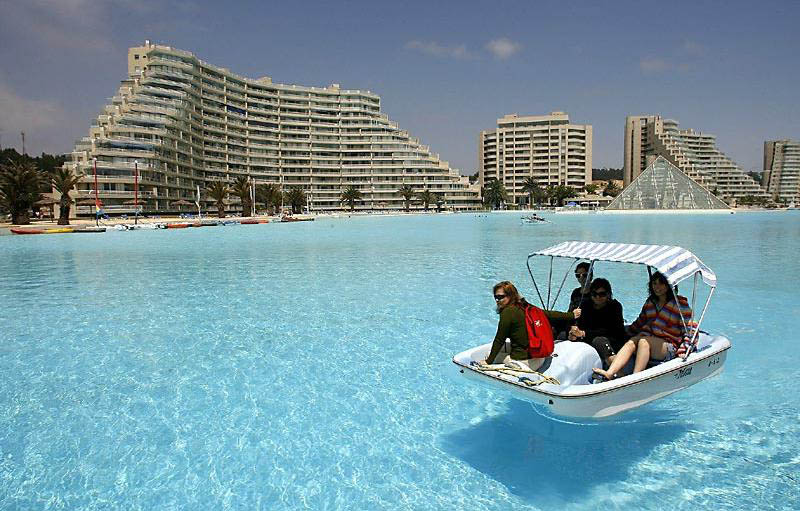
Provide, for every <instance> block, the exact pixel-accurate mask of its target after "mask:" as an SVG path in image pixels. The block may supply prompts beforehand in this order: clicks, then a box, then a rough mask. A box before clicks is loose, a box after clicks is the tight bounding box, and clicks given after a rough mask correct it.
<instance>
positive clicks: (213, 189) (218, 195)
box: [206, 181, 231, 218]
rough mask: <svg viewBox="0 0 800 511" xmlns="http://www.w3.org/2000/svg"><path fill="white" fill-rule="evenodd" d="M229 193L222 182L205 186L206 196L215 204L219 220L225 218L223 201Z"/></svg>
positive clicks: (228, 189) (228, 188) (229, 190)
mask: <svg viewBox="0 0 800 511" xmlns="http://www.w3.org/2000/svg"><path fill="white" fill-rule="evenodd" d="M230 192H231V189H230V187H228V185H227V184H226V183H224V182H222V181H213V182H212V183H210V184H209V185H208V186H206V194H208V196H209V197H211V198H212V199H213V200H214V202H216V203H217V215H218V216H219V217H220V218H225V199H227V198H228V194H229V193H230Z"/></svg>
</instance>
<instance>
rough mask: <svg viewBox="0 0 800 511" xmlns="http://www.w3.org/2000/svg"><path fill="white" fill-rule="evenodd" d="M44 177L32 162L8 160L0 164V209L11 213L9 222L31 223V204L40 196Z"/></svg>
mask: <svg viewBox="0 0 800 511" xmlns="http://www.w3.org/2000/svg"><path fill="white" fill-rule="evenodd" d="M45 181H46V180H45V178H44V176H43V174H42V173H41V172H39V170H38V169H37V168H36V167H34V166H33V164H32V163H27V162H22V161H18V162H9V163H7V164H4V165H0V210H2V211H4V212H6V213H10V214H11V223H12V224H17V225H26V224H29V223H31V217H30V209H31V206H33V204H34V203H35V202H37V201H39V200H40V199H41V198H42V193H41V191H40V190H41V187H42V184H43V182H45Z"/></svg>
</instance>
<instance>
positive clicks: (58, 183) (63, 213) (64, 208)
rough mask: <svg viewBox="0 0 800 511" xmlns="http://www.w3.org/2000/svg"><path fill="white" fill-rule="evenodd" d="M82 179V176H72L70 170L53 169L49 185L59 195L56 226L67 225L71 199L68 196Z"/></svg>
mask: <svg viewBox="0 0 800 511" xmlns="http://www.w3.org/2000/svg"><path fill="white" fill-rule="evenodd" d="M82 177H83V176H76V175H75V174H73V172H72V169H70V168H65V167H59V168H57V169H54V171H53V175H52V177H51V178H50V183H51V184H52V185H53V188H55V189H56V191H57V192H58V193H60V194H61V200H60V202H59V209H60V212H59V214H58V225H69V210H70V206H71V205H72V197H70V196H69V192H71V191H72V190H74V189H75V185H77V184H78V182H79V181H80V180H81V178H82Z"/></svg>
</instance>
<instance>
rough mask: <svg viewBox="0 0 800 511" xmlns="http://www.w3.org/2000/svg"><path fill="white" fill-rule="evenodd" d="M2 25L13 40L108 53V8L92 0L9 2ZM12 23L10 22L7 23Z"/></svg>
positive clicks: (104, 4) (109, 36)
mask: <svg viewBox="0 0 800 511" xmlns="http://www.w3.org/2000/svg"><path fill="white" fill-rule="evenodd" d="M3 15H4V16H5V17H6V21H7V23H2V24H0V26H4V28H5V30H6V31H8V33H12V34H13V33H16V34H17V35H14V36H13V37H15V38H17V39H19V40H27V42H28V43H39V44H41V45H42V46H44V47H45V48H68V49H70V50H88V51H93V52H97V51H101V52H104V51H110V50H112V48H113V46H112V43H111V34H110V31H109V23H108V19H109V17H110V9H109V5H108V4H106V3H104V2H93V1H91V0H30V1H28V2H11V3H10V5H9V8H7V9H5V8H4V12H3ZM10 20H13V23H12V22H11V21H10Z"/></svg>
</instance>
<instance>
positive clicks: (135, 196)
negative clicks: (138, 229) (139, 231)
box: [133, 160, 139, 225]
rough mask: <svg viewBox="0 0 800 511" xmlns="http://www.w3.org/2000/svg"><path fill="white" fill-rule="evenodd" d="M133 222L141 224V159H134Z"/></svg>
mask: <svg viewBox="0 0 800 511" xmlns="http://www.w3.org/2000/svg"><path fill="white" fill-rule="evenodd" d="M133 210H134V212H133V224H134V225H139V160H133Z"/></svg>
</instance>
